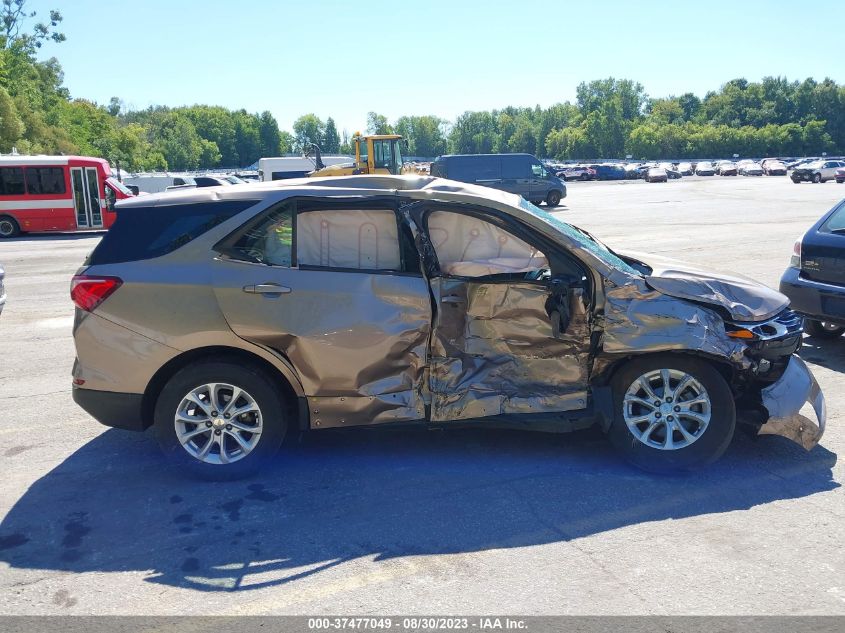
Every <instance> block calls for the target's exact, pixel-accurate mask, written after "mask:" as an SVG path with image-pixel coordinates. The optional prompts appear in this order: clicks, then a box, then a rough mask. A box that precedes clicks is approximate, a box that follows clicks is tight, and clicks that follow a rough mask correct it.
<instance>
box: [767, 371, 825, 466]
mask: <svg viewBox="0 0 845 633" xmlns="http://www.w3.org/2000/svg"><path fill="white" fill-rule="evenodd" d="M760 395H761V397H762V400H763V406H764V407H765V408H766V410H767V411H768V412H769V420H768V421H767V422H766V423H765V424H764V425H763V426H761V427H760V431H759V434H760V435H781V436H783V437H786V438H788V439H790V440H792V441H793V442H795V443H797V444H800V445H801V446H803V447H804V448H805V449H806V450H810V449H811V448H813V447H814V446H815V445H816V444H818V443H819V440H820V439H821V437H822V434H823V433H824V425H825V421H826V419H827V406H826V404H825V400H824V394H823V393H822V391H821V389H820V388H819V383H818V382H816V379H815V377H814V376H813V374H812V372H811V371H810V369H809V368H808V367H807V364H806V363H805V362H804V361H803V360H801V359H800V358H799V357H798V356H793V357H792V358H791V359H789V363H788V364H787V366H786V370H785V371H784V373H783V376H781V378H780V380H778V381H777V382H775V383H773V384H771V385H769V386H768V387H766V388H765V389H763V390H762V391H761V392H760ZM807 403H809V404H810V405H811V406H812V408H813V411H814V412H815V414H816V420H817V422H813V421H812V420H811V419H810V418H808V417H807V416H805V415H802V414H801V409H802V408H803V407H804V405H805V404H807Z"/></svg>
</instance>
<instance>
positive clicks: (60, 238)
mask: <svg viewBox="0 0 845 633" xmlns="http://www.w3.org/2000/svg"><path fill="white" fill-rule="evenodd" d="M106 231H107V229H94V230H91V231H82V232H79V233H50V232H48V233H23V234H21V235H18V236H17V237H7V238H4V240H3V242H4V243H11V242H38V241H41V240H43V241H50V242H68V241H73V240H84V239H87V238H89V237H103V235H105V234H106Z"/></svg>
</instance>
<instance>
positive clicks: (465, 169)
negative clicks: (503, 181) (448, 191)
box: [447, 155, 502, 182]
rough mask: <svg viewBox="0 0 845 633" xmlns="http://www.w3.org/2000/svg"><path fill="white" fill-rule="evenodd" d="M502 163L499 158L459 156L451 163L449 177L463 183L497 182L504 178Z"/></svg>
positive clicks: (492, 156)
mask: <svg viewBox="0 0 845 633" xmlns="http://www.w3.org/2000/svg"><path fill="white" fill-rule="evenodd" d="M501 163H502V161H501V160H500V159H499V157H498V156H494V155H490V156H467V157H464V156H457V157H455V158H452V159H451V160H450V161H449V167H448V172H449V173H448V174H447V176H448V177H449V178H451V179H452V180H460V181H462V182H477V181H479V180H496V179H498V178H501V177H502V167H501Z"/></svg>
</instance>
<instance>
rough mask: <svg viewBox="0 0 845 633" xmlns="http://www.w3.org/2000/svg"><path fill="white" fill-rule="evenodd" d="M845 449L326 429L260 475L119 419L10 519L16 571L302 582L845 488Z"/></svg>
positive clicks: (204, 581) (217, 585)
mask: <svg viewBox="0 0 845 633" xmlns="http://www.w3.org/2000/svg"><path fill="white" fill-rule="evenodd" d="M835 463H836V456H835V455H834V454H833V453H831V452H830V451H828V450H826V449H825V448H824V447H822V446H818V447H816V448H815V449H814V450H813V451H812V452H810V453H805V452H804V451H803V450H802V449H801V448H799V447H798V446H795V445H794V444H792V443H791V442H789V441H788V440H785V439H783V438H779V437H766V438H760V439H759V440H755V439H752V438H749V437H746V436H745V435H743V434H737V437H736V439H735V440H734V443H733V445H732V446H731V448H730V449H729V451H728V453H727V454H726V455H725V457H724V458H723V459H722V460H721V461H720V462H719V463H718V464H716V465H715V466H713V467H711V468H710V469H708V470H706V471H704V472H701V473H697V474H694V475H687V476H677V477H665V476H663V477H661V476H654V475H649V474H645V473H642V472H640V471H636V470H633V469H631V468H629V467H628V466H626V465H624V464H623V463H621V461H620V460H619V459H618V458H617V456H616V455H615V454H614V453H612V452H611V450H610V449H609V447H608V445H607V444H606V442H605V440H604V438H603V436H602V435H601V433H599V432H598V431H585V432H581V433H577V434H572V435H568V436H566V435H564V436H550V435H545V434H541V433H523V432H516V431H490V430H478V429H460V430H459V429H455V430H450V431H446V432H440V431H426V430H422V429H420V430H416V429H412V430H407V429H403V430H399V429H396V430H390V429H362V430H350V429H345V430H337V431H322V432H319V433H312V434H310V435H307V436H305V437H304V439H303V440H302V441H301V442H299V443H295V442H294V443H293V444H292V445H291V446H288V447H286V448H285V449H283V451H282V453H281V454H280V455H279V457H278V459H277V460H276V461H275V462H274V464H273V465H272V466H271V467H270V468H269V469H268V470H266V471H264V472H263V474H262V475H261V476H260V478H259V479H256V480H251V481H241V482H234V483H215V484H207V483H201V482H197V481H192V480H189V479H186V478H185V477H183V476H182V474H181V473H179V472H175V471H173V470H171V469H170V468H169V467H167V466H166V464H165V463H164V461H163V458H162V457H160V455H159V453H158V449H157V447H156V446H155V444H154V441H153V439H152V438H151V437H150V436H148V435H139V434H132V433H129V432H124V431H118V430H109V431H106V432H105V433H103V434H102V435H100V436H99V437H97V438H96V439H95V440H93V441H91V442H89V443H88V444H86V445H85V446H83V447H82V448H81V449H79V450H78V451H77V452H76V453H74V454H72V455H71V456H70V457H68V458H67V459H66V460H65V461H64V462H63V463H62V464H61V465H59V466H58V467H57V468H55V469H54V470H53V471H51V472H50V473H48V474H47V475H45V476H44V477H43V478H41V479H40V480H38V481H37V482H35V483H34V484H33V485H32V486H31V487H30V488H29V490H27V492H26V494H24V496H23V497H22V498H21V499H20V500H19V501H18V502H17V503H16V504H15V506H14V507H13V508H12V509H11V511H10V512H9V514H8V515H7V516H6V518H5V520H4V521H3V522H2V524H0V561H3V562H6V563H8V564H9V565H10V566H12V567H13V568H26V569H33V568H37V569H48V570H64V571H70V572H92V571H93V572H114V571H135V572H139V571H140V572H145V571H147V570H149V572H150V575H149V576H148V577H147V580H148V581H150V582H156V583H162V584H165V585H169V586H177V587H190V588H194V589H200V590H207V591H241V590H247V589H255V588H259V587H266V586H273V585H279V584H284V583H289V582H295V581H296V580H297V579H299V578H303V577H305V576H309V575H312V574H318V573H320V572H321V571H322V570H324V569H327V568H330V567H333V566H335V565H338V564H341V563H343V562H345V561H348V560H352V559H356V558H361V557H367V558H373V559H386V558H392V557H402V556H412V555H431V554H444V553H461V552H473V551H480V550H488V549H491V548H512V547H525V546H531V545H538V544H543V543H550V542H558V541H570V540H573V539H578V538H581V537H585V536H589V535H593V534H597V533H601V532H605V531H608V530H613V529H616V528H621V527H625V526H630V525H634V524H640V523H646V522H650V521H660V520H664V519H670V518H671V519H681V518H684V517H691V516H697V515H705V514H713V513H721V512H730V511H734V510H742V509H746V508H751V507H753V506H757V505H760V504H766V503H770V502H772V501H776V500H780V499H792V498H801V497H806V496H808V495H813V494H816V493H819V492H824V491H829V490H833V489H835V488H837V487H838V485H839V484H837V483H836V482H834V481H833V478H832V472H831V469H832V467H833V466H834V464H835Z"/></svg>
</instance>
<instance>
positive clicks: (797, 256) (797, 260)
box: [789, 240, 801, 270]
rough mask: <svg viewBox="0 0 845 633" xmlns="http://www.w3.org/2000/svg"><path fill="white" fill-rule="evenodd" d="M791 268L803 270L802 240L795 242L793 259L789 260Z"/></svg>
mask: <svg viewBox="0 0 845 633" xmlns="http://www.w3.org/2000/svg"><path fill="white" fill-rule="evenodd" d="M789 267H790V268H797V269H798V270H801V240H798V241H796V242H795V246H793V247H792V257H790V258H789Z"/></svg>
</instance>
